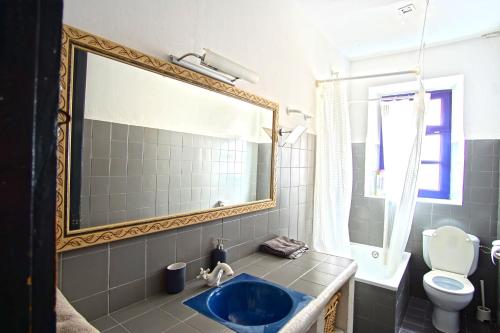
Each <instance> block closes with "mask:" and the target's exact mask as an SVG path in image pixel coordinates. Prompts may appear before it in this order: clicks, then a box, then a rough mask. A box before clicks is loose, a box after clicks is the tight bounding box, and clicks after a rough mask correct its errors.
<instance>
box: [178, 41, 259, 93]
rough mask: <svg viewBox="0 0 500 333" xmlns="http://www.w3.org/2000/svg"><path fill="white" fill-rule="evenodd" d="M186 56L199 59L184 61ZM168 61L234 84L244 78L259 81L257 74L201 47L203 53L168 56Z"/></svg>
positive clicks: (254, 81) (249, 80)
mask: <svg viewBox="0 0 500 333" xmlns="http://www.w3.org/2000/svg"><path fill="white" fill-rule="evenodd" d="M187 57H195V58H197V59H200V63H199V64H195V63H193V62H189V61H186V60H185V59H186V58H187ZM169 59H170V62H172V63H174V64H176V65H179V66H182V67H184V68H188V69H191V70H193V71H195V72H198V73H201V74H204V75H208V76H210V77H213V78H214V79H216V80H219V81H222V82H224V83H228V84H231V85H234V82H235V81H236V80H239V79H241V80H245V81H248V82H251V83H257V82H258V81H259V75H258V74H257V73H255V72H254V71H252V70H251V69H248V68H246V67H244V66H242V65H240V64H238V63H236V62H234V61H232V60H229V59H227V58H225V57H223V56H221V55H219V54H217V53H215V52H213V51H210V50H209V49H203V54H201V55H200V54H197V53H186V54H184V55H183V56H182V57H179V58H177V57H175V56H173V55H170V56H169Z"/></svg>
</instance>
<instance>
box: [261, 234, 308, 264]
mask: <svg viewBox="0 0 500 333" xmlns="http://www.w3.org/2000/svg"><path fill="white" fill-rule="evenodd" d="M308 249H309V248H308V247H307V245H306V243H304V242H302V241H299V240H295V239H290V238H288V237H286V236H278V237H276V238H273V239H271V240H268V241H267V242H264V243H262V244H261V245H260V250H261V251H262V252H266V253H269V254H274V255H276V256H278V257H283V258H289V259H297V258H298V257H300V256H301V255H303V254H304V253H305V252H306V251H307V250H308Z"/></svg>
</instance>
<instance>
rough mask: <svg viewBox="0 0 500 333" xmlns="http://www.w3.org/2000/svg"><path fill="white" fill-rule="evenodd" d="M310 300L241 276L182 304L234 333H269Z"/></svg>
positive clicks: (284, 322) (258, 279)
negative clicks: (234, 332)
mask: <svg viewBox="0 0 500 333" xmlns="http://www.w3.org/2000/svg"><path fill="white" fill-rule="evenodd" d="M312 299H313V297H311V296H308V295H305V294H302V293H299V292H297V291H295V290H292V289H289V288H285V287H282V286H280V285H277V284H275V283H272V282H269V281H266V280H264V279H260V278H257V277H255V276H252V275H249V274H245V273H243V274H240V275H238V276H236V277H234V278H233V279H231V280H229V281H227V282H225V283H223V284H221V286H220V287H218V288H212V289H209V290H207V291H205V292H203V293H201V294H200V295H198V296H195V297H192V298H190V299H188V300H187V301H185V302H184V304H186V305H187V306H189V307H191V308H192V309H194V310H196V311H198V312H200V313H202V314H204V315H205V316H207V317H209V318H211V319H213V320H215V321H217V322H219V323H221V324H223V325H225V326H227V327H229V328H230V329H232V330H234V331H236V332H242V333H257V332H262V333H271V332H277V331H279V329H281V328H282V327H283V326H284V325H285V324H286V323H287V322H288V321H289V320H290V319H291V318H292V317H293V316H294V315H295V314H297V313H298V312H299V311H300V310H301V309H302V308H303V307H304V306H305V305H306V304H307V303H309V302H310V301H311V300H312Z"/></svg>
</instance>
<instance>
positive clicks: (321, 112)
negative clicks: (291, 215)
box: [312, 82, 352, 257]
mask: <svg viewBox="0 0 500 333" xmlns="http://www.w3.org/2000/svg"><path fill="white" fill-rule="evenodd" d="M350 126H351V125H350V122H349V110H348V107H347V99H346V90H345V87H344V86H341V83H338V82H337V83H323V84H321V85H320V86H319V87H318V89H317V111H316V132H317V144H316V174H315V183H314V221H313V239H312V245H313V248H314V249H315V250H317V251H320V252H326V253H331V254H336V255H340V256H347V257H349V256H350V254H351V250H350V242H349V229H348V223H349V212H350V208H351V194H352V149H351V127H350Z"/></svg>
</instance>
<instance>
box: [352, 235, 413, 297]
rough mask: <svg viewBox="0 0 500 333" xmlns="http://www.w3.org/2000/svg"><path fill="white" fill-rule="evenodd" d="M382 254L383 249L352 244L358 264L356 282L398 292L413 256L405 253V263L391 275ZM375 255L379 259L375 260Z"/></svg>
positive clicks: (353, 256) (353, 253)
mask: <svg viewBox="0 0 500 333" xmlns="http://www.w3.org/2000/svg"><path fill="white" fill-rule="evenodd" d="M382 253H383V252H382V248H380V247H375V246H370V245H365V244H358V243H351V256H352V259H354V260H356V262H357V263H358V271H357V272H356V281H360V282H363V283H367V284H371V285H374V286H377V287H381V288H385V289H389V290H394V291H395V290H398V287H399V284H400V282H401V279H402V278H403V274H404V273H405V271H406V269H407V267H408V262H409V261H410V256H411V254H410V253H408V252H404V253H403V261H402V262H401V264H400V265H399V267H398V269H397V270H396V272H395V273H394V274H392V275H390V274H389V272H388V271H387V269H386V266H384V264H383V262H382V260H383V256H382ZM374 255H375V256H378V257H377V258H375V257H374Z"/></svg>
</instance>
